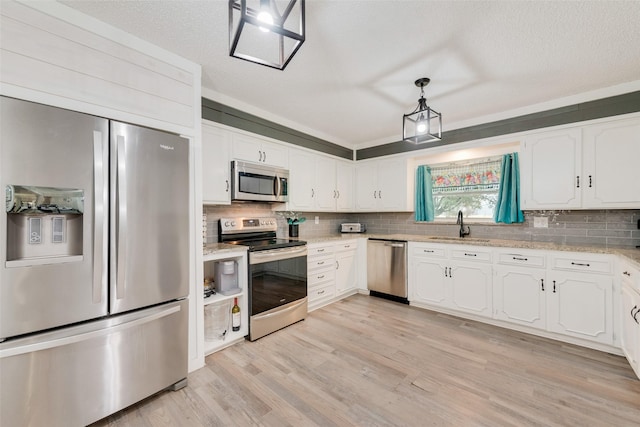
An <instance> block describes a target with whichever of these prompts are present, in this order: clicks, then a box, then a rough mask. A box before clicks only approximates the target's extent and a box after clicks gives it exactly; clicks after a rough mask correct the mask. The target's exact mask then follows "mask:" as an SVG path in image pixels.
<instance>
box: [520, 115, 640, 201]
mask: <svg viewBox="0 0 640 427" xmlns="http://www.w3.org/2000/svg"><path fill="white" fill-rule="evenodd" d="M522 149H523V150H522V151H523V152H522V164H521V192H522V205H521V207H522V209H532V210H535V209H609V208H630V209H638V208H640V185H637V164H638V163H637V159H639V158H640V118H632V119H622V120H612V121H609V122H605V123H598V124H593V125H588V126H582V127H573V128H568V129H564V130H557V131H551V132H542V133H536V134H533V135H530V136H527V137H526V138H525V139H524V141H523V145H522Z"/></svg>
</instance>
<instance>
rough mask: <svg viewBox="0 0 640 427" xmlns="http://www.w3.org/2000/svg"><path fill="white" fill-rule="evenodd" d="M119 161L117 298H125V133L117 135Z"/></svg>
mask: <svg viewBox="0 0 640 427" xmlns="http://www.w3.org/2000/svg"><path fill="white" fill-rule="evenodd" d="M117 145H118V147H117V150H118V151H117V154H116V156H117V162H118V176H117V180H118V207H117V209H118V212H117V215H118V226H117V230H118V231H117V233H118V234H117V237H116V238H117V241H118V243H117V251H118V253H117V260H116V299H123V298H124V293H125V289H126V282H125V280H126V269H125V265H126V259H127V240H126V235H127V166H126V162H125V158H126V157H125V154H126V151H125V140H124V135H118V136H117Z"/></svg>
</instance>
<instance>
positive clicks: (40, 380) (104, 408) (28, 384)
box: [0, 300, 188, 427]
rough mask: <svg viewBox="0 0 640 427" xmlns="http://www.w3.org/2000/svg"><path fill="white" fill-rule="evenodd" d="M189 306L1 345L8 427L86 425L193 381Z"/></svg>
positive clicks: (1, 421) (0, 421)
mask: <svg viewBox="0 0 640 427" xmlns="http://www.w3.org/2000/svg"><path fill="white" fill-rule="evenodd" d="M187 321H188V302H187V300H182V301H174V302H171V303H168V304H163V305H160V306H157V307H152V308H149V309H146V310H140V311H135V312H132V313H125V314H122V315H119V316H115V317H112V318H109V319H107V320H98V321H94V322H89V323H85V324H83V325H81V326H74V327H69V328H64V329H60V330H57V331H56V332H49V333H44V334H39V335H35V336H32V337H30V338H25V339H18V340H14V341H8V342H5V343H2V344H0V372H1V373H2V380H1V381H0V402H2V405H0V425H1V426H7V427H8V426H47V427H58V426H60V427H67V426H84V425H87V424H90V423H92V422H94V421H97V420H99V419H101V418H104V417H106V416H107V415H109V414H112V413H114V412H116V411H119V410H121V409H123V408H126V407H127V406H129V405H132V404H134V403H136V402H137V401H139V400H141V399H144V398H145V397H147V396H150V395H151V394H153V393H156V392H158V391H160V390H163V389H164V388H166V387H168V386H171V385H172V384H175V383H176V382H179V381H181V380H182V379H183V378H186V376H187V335H188V334H187Z"/></svg>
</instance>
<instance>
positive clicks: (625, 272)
mask: <svg viewBox="0 0 640 427" xmlns="http://www.w3.org/2000/svg"><path fill="white" fill-rule="evenodd" d="M622 274H624V275H625V276H629V277H631V273H629V272H628V271H623V272H622Z"/></svg>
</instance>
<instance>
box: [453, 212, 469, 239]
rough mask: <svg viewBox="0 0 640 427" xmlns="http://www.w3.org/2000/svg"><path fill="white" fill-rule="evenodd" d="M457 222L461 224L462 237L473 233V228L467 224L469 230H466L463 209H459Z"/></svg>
mask: <svg viewBox="0 0 640 427" xmlns="http://www.w3.org/2000/svg"><path fill="white" fill-rule="evenodd" d="M456 224H459V225H460V237H464V236H468V235H469V234H471V228H470V227H469V226H467V231H464V219H463V218H462V211H458V220H457V221H456Z"/></svg>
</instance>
